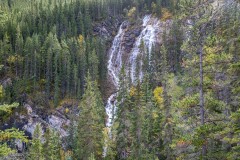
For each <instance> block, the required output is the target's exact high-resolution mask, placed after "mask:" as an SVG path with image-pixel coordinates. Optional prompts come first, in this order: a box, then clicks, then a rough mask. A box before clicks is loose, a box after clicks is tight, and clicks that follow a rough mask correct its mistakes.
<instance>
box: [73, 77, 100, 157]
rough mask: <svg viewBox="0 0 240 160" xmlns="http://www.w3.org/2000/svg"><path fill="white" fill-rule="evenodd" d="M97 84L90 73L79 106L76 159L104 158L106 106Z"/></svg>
mask: <svg viewBox="0 0 240 160" xmlns="http://www.w3.org/2000/svg"><path fill="white" fill-rule="evenodd" d="M99 93H100V92H99V91H98V87H97V85H96V82H94V81H92V77H91V76H90V74H89V73H88V76H87V78H86V90H85V93H84V95H83V98H82V100H81V102H80V104H79V109H80V112H81V113H80V115H79V118H78V127H77V132H76V134H77V135H76V138H77V139H76V141H77V142H76V148H74V157H75V158H76V159H83V160H85V159H86V160H87V159H88V158H90V157H91V155H92V154H93V155H95V157H97V158H98V159H101V157H102V150H103V128H104V116H103V115H102V113H103V112H104V106H103V103H102V100H101V99H100V95H99Z"/></svg>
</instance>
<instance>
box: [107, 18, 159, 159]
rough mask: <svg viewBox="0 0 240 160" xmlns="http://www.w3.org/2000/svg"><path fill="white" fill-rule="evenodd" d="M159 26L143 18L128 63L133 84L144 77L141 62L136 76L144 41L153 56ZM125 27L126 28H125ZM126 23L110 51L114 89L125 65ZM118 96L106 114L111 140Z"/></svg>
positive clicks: (113, 99)
mask: <svg viewBox="0 0 240 160" xmlns="http://www.w3.org/2000/svg"><path fill="white" fill-rule="evenodd" d="M159 24H160V21H159V20H158V19H156V18H152V17H151V15H147V16H145V17H144V18H143V24H142V27H143V30H142V32H141V33H140V35H139V37H137V39H136V42H135V44H134V47H133V49H132V51H131V53H130V55H129V60H128V62H127V63H129V64H130V70H129V71H128V72H130V73H131V78H132V82H134V80H135V78H139V79H140V80H141V79H142V77H143V72H142V65H143V62H142V61H140V63H141V67H140V70H139V75H136V72H135V70H136V66H137V64H136V63H137V62H136V61H137V57H138V56H139V55H141V54H143V53H141V50H140V45H141V42H142V41H143V43H144V45H145V48H146V50H147V52H145V53H148V54H151V52H152V47H153V45H154V44H155V43H156V41H157V35H158V33H159ZM124 26H125V27H124ZM126 29H127V28H126V22H124V23H123V24H122V25H121V26H120V29H119V31H118V34H117V35H116V37H115V38H114V40H113V43H112V47H111V49H110V51H109V61H108V74H109V77H110V79H111V80H112V82H113V84H114V87H115V88H118V87H119V74H120V71H121V68H122V65H123V64H124V62H123V59H122V56H123V53H124V50H123V44H124V43H123V42H124V34H125V30H126ZM116 96H117V93H114V94H112V95H111V96H110V97H109V98H108V101H107V105H106V113H107V115H108V119H107V123H106V127H107V130H108V135H109V138H111V126H112V123H113V120H114V116H115V113H116V109H117V108H116ZM106 154H107V140H105V147H104V153H103V156H104V157H105V156H106Z"/></svg>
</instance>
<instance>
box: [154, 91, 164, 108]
mask: <svg viewBox="0 0 240 160" xmlns="http://www.w3.org/2000/svg"><path fill="white" fill-rule="evenodd" d="M153 95H154V99H155V100H156V102H157V103H158V104H159V105H162V104H163V87H156V88H155V89H154V91H153Z"/></svg>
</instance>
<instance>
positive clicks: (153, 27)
mask: <svg viewBox="0 0 240 160" xmlns="http://www.w3.org/2000/svg"><path fill="white" fill-rule="evenodd" d="M159 24H160V21H159V20H158V19H157V18H151V15H147V16H145V17H144V18H143V24H142V27H143V30H142V32H141V34H140V36H139V37H138V38H137V40H136V42H135V44H134V47H133V49H132V52H131V55H130V58H129V64H130V73H131V74H130V75H131V80H132V83H134V82H135V80H136V79H139V80H142V78H143V71H142V66H143V61H140V62H139V64H140V65H139V66H138V67H140V68H138V73H136V68H137V58H138V56H141V55H142V56H144V53H143V52H145V53H147V54H149V58H150V57H151V52H152V47H153V45H154V44H155V43H156V41H157V36H158V33H159V32H160V29H159V28H160V27H159ZM142 43H143V44H144V48H145V51H141V48H140V47H141V44H142ZM137 74H138V75H137Z"/></svg>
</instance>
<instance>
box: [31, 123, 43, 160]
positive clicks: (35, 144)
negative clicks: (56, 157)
mask: <svg viewBox="0 0 240 160" xmlns="http://www.w3.org/2000/svg"><path fill="white" fill-rule="evenodd" d="M27 159H29V160H32V159H36V160H44V148H43V130H42V126H41V124H37V125H36V128H35V130H34V133H33V139H32V141H31V147H30V149H29V152H28V156H27Z"/></svg>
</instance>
